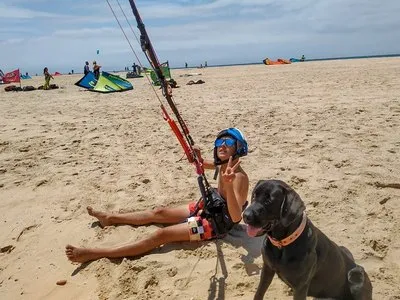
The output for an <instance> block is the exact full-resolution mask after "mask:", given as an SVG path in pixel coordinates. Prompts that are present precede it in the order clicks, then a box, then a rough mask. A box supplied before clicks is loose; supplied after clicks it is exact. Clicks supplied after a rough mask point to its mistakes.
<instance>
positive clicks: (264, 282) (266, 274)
mask: <svg viewBox="0 0 400 300" xmlns="http://www.w3.org/2000/svg"><path fill="white" fill-rule="evenodd" d="M274 275H275V272H274V271H273V270H271V269H270V267H269V266H268V265H267V264H266V263H264V265H263V268H262V270H261V276H260V283H259V284H258V287H257V292H256V294H255V295H254V300H262V299H263V298H264V295H265V292H266V291H267V289H268V287H269V285H270V284H271V281H272V278H274Z"/></svg>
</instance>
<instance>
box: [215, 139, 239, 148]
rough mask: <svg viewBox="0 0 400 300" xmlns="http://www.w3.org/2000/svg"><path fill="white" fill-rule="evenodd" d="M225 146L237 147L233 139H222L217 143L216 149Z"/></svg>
mask: <svg viewBox="0 0 400 300" xmlns="http://www.w3.org/2000/svg"><path fill="white" fill-rule="evenodd" d="M222 145H225V146H226V147H232V146H235V145H236V140H234V139H231V138H221V139H217V140H216V141H215V147H221V146H222Z"/></svg>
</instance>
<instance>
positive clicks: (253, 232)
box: [247, 223, 272, 237]
mask: <svg viewBox="0 0 400 300" xmlns="http://www.w3.org/2000/svg"><path fill="white" fill-rule="evenodd" d="M271 228H272V223H268V224H266V225H264V226H263V227H254V226H252V225H249V224H247V235H248V236H250V237H256V236H260V235H263V234H265V233H266V232H268V231H270V230H271Z"/></svg>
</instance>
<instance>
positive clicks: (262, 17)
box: [0, 0, 400, 74]
mask: <svg viewBox="0 0 400 300" xmlns="http://www.w3.org/2000/svg"><path fill="white" fill-rule="evenodd" d="M109 1H110V4H111V6H112V7H113V9H114V11H115V12H116V14H117V16H118V18H119V20H120V22H121V24H122V25H123V27H124V29H125V31H126V33H127V34H128V37H129V39H130V41H131V43H132V45H133V47H134V49H135V51H136V53H137V54H138V55H139V58H140V59H141V62H142V63H143V64H145V65H148V64H147V62H146V61H145V59H144V57H143V55H142V54H141V50H140V46H139V45H138V43H137V42H136V39H135V37H134V35H133V34H132V32H131V30H130V28H129V25H128V24H127V22H126V20H125V17H124V16H123V14H122V13H121V10H120V8H119V6H118V3H117V0H109ZM119 3H120V4H121V6H122V8H123V10H124V12H125V14H126V15H127V16H128V18H129V22H130V23H131V24H132V25H133V28H134V30H135V31H136V32H137V28H136V23H135V19H134V17H133V15H132V11H131V9H130V7H129V1H128V0H119ZM136 4H137V6H138V9H139V12H140V14H141V16H142V19H143V21H144V23H145V25H146V28H147V31H148V33H149V35H150V38H151V41H152V43H153V46H154V48H155V49H156V51H157V54H158V57H159V59H160V61H164V60H169V61H170V63H171V65H172V66H173V67H180V66H183V65H184V63H185V62H188V63H189V65H192V66H195V65H200V63H204V61H207V62H208V64H209V65H213V64H235V63H250V62H261V60H262V59H264V58H265V57H270V58H272V59H275V58H279V57H282V58H290V57H300V56H301V55H302V54H304V55H305V56H306V57H308V58H324V57H338V56H354V55H376V54H393V53H400V17H399V16H400V1H399V0H381V1H373V0H302V1H298V0H214V1H212V0H192V1H190V0H173V1H172V0H141V1H139V0H138V1H136ZM137 35H138V36H139V34H138V33H137ZM97 50H99V51H100V53H99V54H96V51H97ZM86 60H88V61H92V60H97V61H98V62H99V63H100V64H101V65H102V66H103V69H104V70H116V69H123V68H124V67H125V66H131V65H132V63H133V62H134V61H136V62H137V60H136V58H135V55H134V54H133V52H132V50H131V49H130V47H129V44H128V43H127V41H126V39H125V37H124V36H123V34H122V31H121V29H120V28H119V26H118V24H117V22H116V20H115V19H114V16H113V14H112V12H111V10H110V8H109V6H108V4H107V2H106V0H12V1H4V0H0V69H2V70H3V71H9V70H12V69H15V68H20V69H21V71H22V72H29V73H31V74H32V73H41V72H42V70H43V67H44V66H47V67H49V69H50V71H51V72H54V71H60V72H68V71H70V70H72V69H74V70H75V72H83V70H82V69H83V64H84V61H86Z"/></svg>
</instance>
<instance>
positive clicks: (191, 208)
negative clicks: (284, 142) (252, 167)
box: [65, 128, 249, 263]
mask: <svg viewBox="0 0 400 300" xmlns="http://www.w3.org/2000/svg"><path fill="white" fill-rule="evenodd" d="M247 149H248V148H247V142H246V140H245V138H244V136H243V134H242V133H241V131H240V130H239V129H237V128H227V129H225V130H222V131H221V132H220V133H219V134H218V135H217V138H216V140H215V142H214V160H213V161H211V160H209V161H208V160H204V161H203V167H204V168H205V169H215V168H219V178H218V188H217V189H214V192H213V200H212V201H210V200H208V201H207V208H209V206H210V205H211V206H212V205H213V204H214V205H216V203H218V204H219V205H223V206H222V207H223V208H222V213H219V214H218V213H215V212H214V214H211V215H210V214H208V215H205V213H204V212H205V210H206V208H205V207H204V205H205V202H204V201H203V200H202V199H201V200H199V201H198V202H196V201H194V202H190V203H189V204H188V205H183V206H180V207H175V208H156V209H154V210H149V211H142V212H133V213H108V212H102V211H98V210H95V209H93V208H92V207H87V211H88V214H89V215H90V216H93V217H95V218H97V219H98V220H99V221H100V224H101V225H102V226H103V227H105V226H111V225H117V224H129V225H134V226H140V225H147V224H153V223H158V224H169V226H167V227H163V228H160V229H158V230H156V231H155V232H153V233H151V234H149V235H148V236H146V237H145V238H144V239H142V240H140V241H136V242H133V243H131V244H128V245H124V246H117V247H109V248H80V247H75V246H72V245H67V246H66V249H65V254H66V256H67V257H68V259H69V260H70V261H72V262H79V263H84V262H87V261H91V260H96V259H100V258H103V257H108V258H116V257H129V256H138V255H141V254H144V253H147V252H149V251H151V250H153V249H155V248H158V247H159V246H162V245H165V244H168V243H172V242H189V241H205V240H210V239H215V238H220V237H223V236H224V235H225V234H227V233H228V232H229V231H230V230H231V229H232V228H233V226H234V225H235V224H237V223H239V222H240V220H241V218H242V211H243V209H244V207H245V205H246V203H247V201H246V200H247V196H248V190H249V178H248V176H247V174H246V173H245V171H244V170H243V169H242V167H241V166H240V160H239V157H242V156H245V155H247ZM198 151H199V150H198ZM199 153H200V151H199ZM221 203H222V204H221ZM219 209H220V210H219V211H220V212H221V207H219ZM207 211H212V210H209V209H207Z"/></svg>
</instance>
